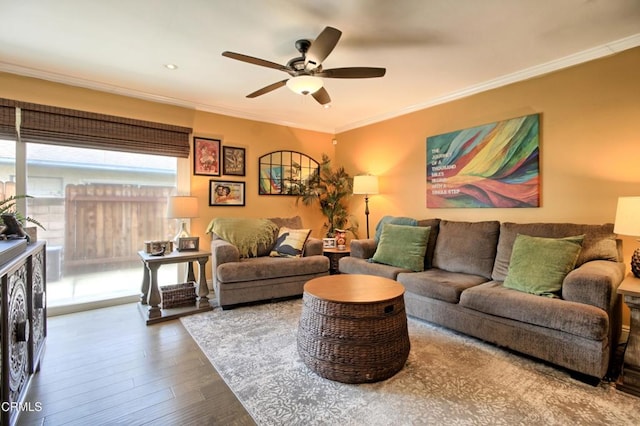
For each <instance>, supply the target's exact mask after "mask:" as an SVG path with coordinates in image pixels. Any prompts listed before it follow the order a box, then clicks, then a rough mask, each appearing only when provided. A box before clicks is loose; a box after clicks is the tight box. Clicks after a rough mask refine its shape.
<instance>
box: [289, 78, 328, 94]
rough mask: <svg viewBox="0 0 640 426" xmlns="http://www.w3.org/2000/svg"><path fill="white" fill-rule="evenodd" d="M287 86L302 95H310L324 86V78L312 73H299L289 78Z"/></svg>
mask: <svg viewBox="0 0 640 426" xmlns="http://www.w3.org/2000/svg"><path fill="white" fill-rule="evenodd" d="M287 87H288V88H289V89H291V90H292V91H294V92H296V93H298V94H300V95H310V94H312V93H315V92H317V91H318V90H320V88H321V87H322V79H321V78H320V77H314V76H312V75H299V76H297V77H292V78H290V79H289V80H287Z"/></svg>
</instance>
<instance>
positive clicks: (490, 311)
mask: <svg viewBox="0 0 640 426" xmlns="http://www.w3.org/2000/svg"><path fill="white" fill-rule="evenodd" d="M418 226H430V227H431V232H430V234H429V241H428V245H427V250H426V255H425V262H424V265H425V270H424V271H423V272H412V271H409V270H406V269H401V268H396V267H394V266H389V265H384V264H378V263H371V261H369V260H368V259H370V258H371V257H372V256H373V255H374V253H375V251H376V248H377V243H376V240H374V239H366V240H354V241H351V256H350V257H344V258H342V259H340V263H339V270H340V272H342V273H349V274H370V275H378V276H384V277H388V278H391V279H395V280H397V281H398V282H400V283H401V284H403V285H404V287H405V303H406V309H407V314H408V315H410V316H413V317H416V318H419V319H422V320H426V321H429V322H432V323H435V324H439V325H442V326H444V327H447V328H450V329H453V330H456V331H458V332H462V333H464V334H468V335H471V336H474V337H477V338H480V339H482V340H485V341H487V342H491V343H493V344H496V345H499V346H503V347H506V348H509V349H512V350H514V351H517V352H520V353H523V354H527V355H530V356H532V357H535V358H539V359H541V360H545V361H548V362H550V363H553V364H556V365H559V366H562V367H565V368H567V369H569V370H571V371H572V372H577V373H580V374H579V375H578V377H580V378H582V379H585V380H586V381H591V380H590V378H596V379H598V380H599V379H601V378H603V377H604V376H605V375H606V372H607V369H608V367H609V361H610V359H612V356H613V353H614V350H615V347H616V345H617V342H618V340H619V338H620V331H621V298H620V296H619V295H618V294H617V293H616V290H617V288H618V286H619V285H620V283H621V282H622V280H623V278H624V273H625V266H624V264H623V263H622V248H621V242H620V241H619V240H617V239H616V236H615V234H613V225H612V224H604V225H579V224H569V223H530V224H516V223H499V222H495V221H488V222H456V221H446V220H438V219H430V220H422V221H418ZM518 234H524V235H531V236H537V237H552V238H563V237H569V236H575V235H580V234H584V235H585V238H584V241H583V244H582V250H581V251H580V255H579V257H578V260H577V262H576V267H575V269H573V270H572V271H571V272H569V274H568V275H567V276H566V278H565V279H564V281H563V283H562V289H561V291H560V292H559V294H558V295H557V296H558V297H556V298H550V297H544V296H539V295H533V294H529V293H525V292H521V291H517V290H512V289H509V288H506V287H504V286H503V282H504V280H505V278H506V276H507V271H508V269H509V261H510V259H511V253H512V248H513V245H514V241H515V239H516V236H517V235H518ZM582 375H586V376H588V377H585V376H582Z"/></svg>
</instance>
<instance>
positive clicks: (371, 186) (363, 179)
mask: <svg viewBox="0 0 640 426" xmlns="http://www.w3.org/2000/svg"><path fill="white" fill-rule="evenodd" d="M353 193H354V194H365V195H374V194H377V193H378V176H372V175H360V176H354V177H353Z"/></svg>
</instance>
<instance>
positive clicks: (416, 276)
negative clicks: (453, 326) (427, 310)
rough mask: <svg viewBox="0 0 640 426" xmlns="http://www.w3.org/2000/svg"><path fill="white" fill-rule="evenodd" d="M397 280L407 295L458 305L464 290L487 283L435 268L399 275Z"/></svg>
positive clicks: (481, 278)
mask: <svg viewBox="0 0 640 426" xmlns="http://www.w3.org/2000/svg"><path fill="white" fill-rule="evenodd" d="M397 280H398V282H399V283H400V284H402V285H403V286H404V288H405V290H406V291H407V292H409V293H413V294H417V295H419V296H424V297H429V298H431V299H438V300H443V301H445V302H449V303H458V302H459V301H460V294H462V292H463V291H464V290H466V289H468V288H471V287H474V286H476V285H478V284H482V283H485V282H487V279H486V278H485V277H481V276H478V275H469V274H461V273H459V272H448V271H443V270H442V269H437V268H434V269H429V270H427V271H424V272H417V273H400V274H398V277H397Z"/></svg>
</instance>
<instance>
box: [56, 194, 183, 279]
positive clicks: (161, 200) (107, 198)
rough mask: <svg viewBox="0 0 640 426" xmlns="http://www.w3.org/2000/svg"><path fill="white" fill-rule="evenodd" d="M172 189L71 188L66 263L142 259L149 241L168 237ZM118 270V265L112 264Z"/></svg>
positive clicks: (71, 269) (67, 199)
mask: <svg viewBox="0 0 640 426" xmlns="http://www.w3.org/2000/svg"><path fill="white" fill-rule="evenodd" d="M173 190H174V188H171V187H161V186H136V185H118V184H87V185H67V186H66V190H65V192H66V194H65V233H66V234H65V243H64V265H65V270H66V271H68V272H75V271H78V269H80V268H82V267H83V266H91V265H93V267H95V266H96V265H105V266H106V265H108V264H118V263H123V262H131V261H136V260H138V257H137V252H138V250H142V249H143V248H144V242H145V241H148V240H161V239H166V238H167V236H168V235H170V232H171V230H170V226H169V221H168V220H167V219H166V210H167V200H168V197H169V196H170V195H171V194H172V191H173ZM114 266H116V265H114Z"/></svg>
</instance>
